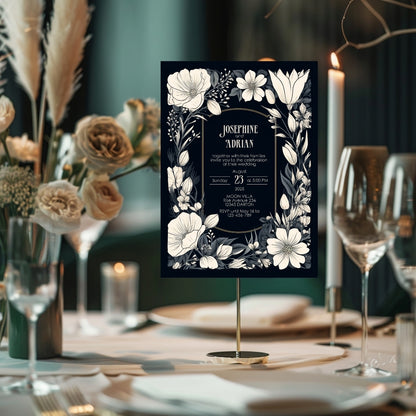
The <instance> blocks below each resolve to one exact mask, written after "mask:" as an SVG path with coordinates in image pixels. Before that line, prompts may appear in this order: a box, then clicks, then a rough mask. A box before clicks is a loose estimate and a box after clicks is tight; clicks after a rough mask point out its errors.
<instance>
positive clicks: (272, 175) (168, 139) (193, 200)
mask: <svg viewBox="0 0 416 416" xmlns="http://www.w3.org/2000/svg"><path fill="white" fill-rule="evenodd" d="M161 79H162V80H161V95H162V97H161V108H162V114H161V117H162V120H161V128H162V132H161V133H162V134H161V275H162V277H315V276H316V274H317V262H318V259H317V229H318V224H317V197H318V196H317V118H318V117H317V63H316V62H269V61H268V62H162V64H161Z"/></svg>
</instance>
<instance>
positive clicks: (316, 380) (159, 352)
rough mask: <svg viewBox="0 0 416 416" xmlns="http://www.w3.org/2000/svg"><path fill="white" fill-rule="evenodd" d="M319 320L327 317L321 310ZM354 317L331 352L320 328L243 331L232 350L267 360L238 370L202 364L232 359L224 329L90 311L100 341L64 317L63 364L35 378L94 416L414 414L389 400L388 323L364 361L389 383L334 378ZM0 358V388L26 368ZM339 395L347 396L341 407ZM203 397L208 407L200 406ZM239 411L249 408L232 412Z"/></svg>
mask: <svg viewBox="0 0 416 416" xmlns="http://www.w3.org/2000/svg"><path fill="white" fill-rule="evenodd" d="M180 306H181V305H176V306H175V305H172V306H170V308H175V307H180ZM162 309H163V308H162ZM321 313H322V314H324V313H326V312H325V311H324V308H322V311H321ZM341 313H342V312H341ZM327 315H329V314H328V313H327ZM356 316H357V320H356V321H354V322H349V323H348V322H347V324H345V323H343V322H342V325H338V327H337V337H336V340H335V344H334V343H332V344H331V343H330V342H329V327H328V326H327V325H321V326H305V327H304V328H298V327H296V326H295V327H294V328H291V327H290V325H288V327H287V328H284V327H283V328H282V327H280V328H277V330H276V331H272V330H266V331H261V330H258V331H244V328H243V330H242V334H241V335H242V337H241V350H242V351H261V352H265V353H267V354H268V359H267V361H265V362H260V363H254V364H253V363H251V364H241V363H233V362H228V361H225V362H223V361H221V360H220V361H218V360H215V359H214V360H212V359H210V358H209V357H208V356H207V354H208V353H209V352H215V351H235V349H236V335H235V331H233V330H230V328H225V329H224V328H223V329H222V330H218V331H215V328H206V327H205V328H204V327H203V326H202V327H198V325H195V324H191V323H189V324H187V322H186V321H183V320H182V321H181V320H180V319H175V318H174V319H171V320H169V319H163V314H162V318H161V319H159V318H160V316H158V314H157V313H156V314H152V313H150V314H149V313H145V312H142V313H138V315H137V321H136V323H135V325H134V326H127V327H126V326H124V325H111V324H109V323H108V322H107V321H106V319H105V316H104V315H103V314H102V313H101V312H100V311H95V312H89V313H88V319H89V321H90V322H91V323H92V324H93V325H95V326H96V327H97V328H98V329H99V335H96V336H83V335H80V334H78V333H75V332H74V331H73V328H74V327H75V323H76V314H75V312H73V311H65V312H64V314H63V328H64V331H63V353H62V355H61V356H60V357H56V358H51V359H47V360H39V361H38V362H37V364H36V368H37V371H38V374H39V377H42V379H45V380H53V381H54V382H55V383H58V384H60V385H62V386H64V385H69V384H71V385H76V386H77V387H78V388H79V389H80V390H81V392H82V394H83V396H84V397H85V399H86V400H87V401H88V403H91V404H92V405H93V406H94V408H95V410H94V412H95V413H94V414H97V415H106V416H114V415H144V414H149V415H169V416H172V415H192V414H196V415H202V414H207V415H209V414H218V415H237V414H240V415H242V416H245V415H252V414H253V415H257V414H259V415H261V414H267V415H273V414H276V415H283V414H288V415H313V414H314V415H319V414H344V413H348V414H350V415H363V416H389V415H392V416H393V415H394V416H396V415H397V416H399V415H400V416H404V415H411V414H416V413H412V410H411V409H412V407H413V406H416V400H415V399H412V398H409V397H407V396H406V395H404V394H402V393H397V388H398V387H399V386H400V383H399V379H398V376H397V374H396V364H397V358H396V336H395V331H394V322H391V320H389V319H388V318H384V317H380V318H377V317H374V318H372V319H370V321H369V322H370V336H369V340H368V358H369V360H370V362H371V364H375V365H377V366H378V367H381V368H383V369H385V370H388V371H390V372H391V376H388V377H380V378H376V379H367V380H363V379H362V378H360V377H354V376H345V375H342V374H338V373H336V370H338V369H341V368H346V367H350V366H352V365H355V364H357V363H358V362H359V360H360V346H361V337H360V334H361V330H360V320H359V314H358V313H357V315H356ZM341 321H342V319H341ZM380 322H381V323H382V324H381V325H380ZM383 323H385V324H383ZM338 344H340V345H338ZM0 357H1V360H0V376H1V377H0V382H1V383H2V384H3V383H8V382H10V381H12V380H14V379H15V378H16V377H22V376H24V373H25V371H26V368H27V362H26V360H19V359H12V358H9V357H8V353H7V342H6V343H5V342H3V343H2V346H1V350H0ZM136 387H137V388H136ZM285 389H286V390H285ZM331 389H333V392H332V391H331ZM312 390H314V392H315V393H314V394H316V393H317V392H322V394H323V395H324V396H325V395H326V397H327V396H329V395H332V397H331V398H330V399H331V400H332V402H331V403H330V404H329V406H328V403H323V401H320V400H318V399H317V396H314V397H312V398H311V397H309V398H308V397H307V394H306V393H307V392H308V391H312ZM265 391H267V394H264V392H265ZM347 392H349V393H348V394H350V393H353V396H352V397H351V398H349V397H345V395H346V394H347ZM207 394H211V395H212V396H214V400H209V401H208V400H206V397H207ZM276 394H277V396H279V394H280V396H279V400H280V402H279V401H278V400H277V399H276V397H275V395H276ZM175 395H176V396H175ZM282 395H283V397H282ZM305 395H306V396H305ZM337 395H339V397H337ZM199 398H200V400H199V402H198V399H199ZM248 398H252V399H253V400H251V401H249V400H248ZM188 399H189V400H188ZM312 399H313V400H312ZM338 399H339V400H338ZM354 400H355V401H354ZM243 402H246V404H247V403H250V406H248V407H247V406H245V407H238V406H240V405H241V404H242V403H243ZM228 403H229V404H230V406H228ZM336 403H340V407H337V405H336ZM231 405H232V406H231ZM257 405H259V406H257ZM341 405H344V407H343V406H341ZM256 406H257V407H256ZM238 409H241V410H238ZM319 409H321V410H322V411H320V410H319ZM39 414H41V415H42V416H46V413H39V412H38V411H37V410H36V406H34V402H33V398H32V397H30V396H18V397H16V395H13V394H12V395H3V396H0V415H8V416H13V415H16V416H17V415H19V416H22V415H27V416H32V415H39ZM63 414H64V413H63ZM49 416H50V415H49Z"/></svg>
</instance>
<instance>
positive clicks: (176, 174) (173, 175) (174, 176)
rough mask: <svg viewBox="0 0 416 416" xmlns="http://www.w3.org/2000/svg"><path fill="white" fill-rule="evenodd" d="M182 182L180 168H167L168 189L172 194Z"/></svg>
mask: <svg viewBox="0 0 416 416" xmlns="http://www.w3.org/2000/svg"><path fill="white" fill-rule="evenodd" d="M182 181H183V170H182V168H181V167H180V166H174V167H173V169H172V168H170V167H169V168H168V188H169V191H170V192H172V191H173V190H174V189H179V188H180V186H181V185H182Z"/></svg>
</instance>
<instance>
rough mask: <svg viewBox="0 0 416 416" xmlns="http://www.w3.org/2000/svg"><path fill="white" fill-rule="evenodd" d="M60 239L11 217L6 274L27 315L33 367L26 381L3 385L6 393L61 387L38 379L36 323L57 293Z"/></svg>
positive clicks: (43, 391) (15, 299)
mask: <svg viewBox="0 0 416 416" xmlns="http://www.w3.org/2000/svg"><path fill="white" fill-rule="evenodd" d="M59 242H60V238H59V236H57V235H56V234H52V233H49V232H48V231H46V230H45V229H44V228H42V227H41V226H40V225H39V224H37V223H35V222H33V221H32V220H31V219H29V218H19V217H14V218H10V221H9V229H8V256H7V267H6V273H5V280H6V293H7V298H8V300H9V302H11V303H12V304H13V305H14V307H15V308H16V309H17V310H18V311H19V312H20V313H22V314H23V315H25V316H26V318H27V322H28V330H29V337H28V340H29V344H28V350H29V369H28V373H27V376H26V378H25V379H24V380H23V381H19V382H16V383H13V384H11V385H7V386H2V387H1V390H0V391H2V392H10V393H31V394H46V393H48V392H49V391H51V390H55V389H58V387H57V386H56V385H53V384H48V383H46V382H44V381H41V380H39V379H38V377H37V374H36V371H35V366H36V356H37V354H36V325H37V321H38V317H39V315H41V314H42V313H43V312H44V311H45V310H46V308H47V307H48V306H49V304H50V303H51V302H52V300H53V299H54V298H55V296H56V291H57V286H58V283H57V267H58V266H57V264H58V263H57V255H59Z"/></svg>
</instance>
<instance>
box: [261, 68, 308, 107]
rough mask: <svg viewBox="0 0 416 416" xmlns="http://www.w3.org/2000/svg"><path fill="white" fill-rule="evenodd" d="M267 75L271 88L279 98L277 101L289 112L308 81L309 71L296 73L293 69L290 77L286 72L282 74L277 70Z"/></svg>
mask: <svg viewBox="0 0 416 416" xmlns="http://www.w3.org/2000/svg"><path fill="white" fill-rule="evenodd" d="M269 74H270V78H271V80H272V84H273V88H274V89H275V90H276V92H277V95H278V96H279V100H280V101H281V102H282V103H284V104H286V105H287V106H288V108H289V110H291V109H292V107H293V105H294V104H295V103H296V102H297V101H298V100H299V97H300V95H301V94H302V91H303V88H304V87H305V83H306V81H307V80H308V76H309V69H308V70H307V71H306V72H304V71H303V70H302V71H300V72H297V71H296V70H295V69H293V70H292V72H291V73H290V75H289V73H288V72H286V74H284V73H283V72H282V70H281V69H279V70H278V71H277V72H276V73H274V72H272V71H269Z"/></svg>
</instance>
